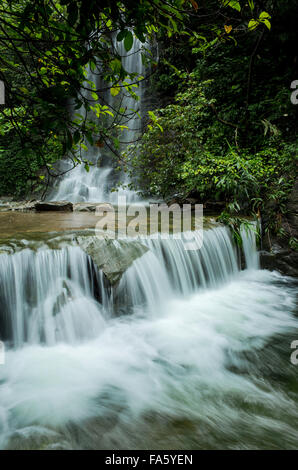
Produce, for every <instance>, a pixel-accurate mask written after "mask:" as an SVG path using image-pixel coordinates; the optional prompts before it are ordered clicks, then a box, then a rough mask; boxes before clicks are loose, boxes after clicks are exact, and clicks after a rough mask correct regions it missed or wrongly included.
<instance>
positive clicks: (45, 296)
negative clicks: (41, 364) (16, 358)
mask: <svg viewBox="0 0 298 470" xmlns="http://www.w3.org/2000/svg"><path fill="white" fill-rule="evenodd" d="M195 236H196V237H199V236H200V232H197V233H195ZM242 236H243V246H244V253H245V258H246V260H247V261H246V262H247V266H248V267H250V268H252V267H253V268H256V267H257V265H256V264H254V263H255V260H256V245H255V242H253V240H255V233H254V232H253V231H251V232H247V231H244V232H243V233H242ZM138 240H139V241H141V242H142V243H143V244H144V245H146V246H147V247H148V248H149V251H148V252H147V253H145V254H144V255H143V256H142V257H140V258H138V259H137V260H135V261H134V263H133V265H132V266H131V267H130V268H128V269H127V271H126V272H125V273H124V275H123V276H122V279H121V281H120V283H119V285H118V286H116V287H115V288H114V289H113V290H112V293H111V292H109V291H108V290H107V288H106V285H105V282H104V279H103V274H102V272H99V271H98V270H97V269H96V268H95V267H94V265H93V263H92V260H91V258H90V257H89V256H87V255H86V254H85V253H84V252H83V251H82V250H81V249H80V248H79V247H77V246H69V247H67V248H63V249H60V250H59V249H56V250H45V249H41V250H39V251H37V252H35V251H33V250H32V249H24V250H22V251H20V252H18V253H16V254H13V255H8V254H3V255H0V259H1V264H0V304H1V306H2V308H1V317H0V327H1V331H0V333H1V337H2V338H5V339H8V340H10V341H12V343H13V344H14V345H15V346H17V347H20V346H22V345H24V344H25V343H31V344H34V343H35V344H38V343H44V344H47V345H54V344H57V343H61V342H65V343H71V344H73V343H75V342H80V341H82V340H86V339H90V338H91V337H96V336H97V335H98V334H99V333H100V332H101V331H102V329H103V328H104V324H105V321H106V319H107V318H110V317H111V316H112V315H113V312H115V311H119V305H120V306H121V307H120V311H121V312H123V311H128V310H129V309H136V308H140V307H143V306H145V307H146V309H147V310H149V311H153V310H157V309H160V308H161V306H162V305H163V303H164V301H165V300H167V299H168V298H170V297H172V298H175V297H176V296H177V295H180V296H187V295H190V294H191V293H193V292H195V291H196V290H198V289H206V288H207V287H212V288H215V287H216V286H219V285H221V284H223V283H224V282H228V281H229V280H231V279H232V278H233V277H234V276H235V275H236V274H237V273H238V272H239V262H238V259H237V251H236V249H235V246H234V245H233V242H232V238H231V235H230V232H229V229H228V228H226V227H217V228H215V229H213V230H207V231H205V234H204V243H203V246H202V248H201V249H200V250H187V249H185V248H186V244H187V239H186V238H185V237H182V238H181V239H174V238H170V239H169V240H164V239H161V238H160V237H159V238H157V239H156V238H154V237H151V238H150V237H149V238H139V239H138ZM114 243H117V241H115V242H114ZM131 243H134V240H131ZM123 251H124V252H125V248H123ZM124 254H125V253H124ZM113 303H114V305H113Z"/></svg>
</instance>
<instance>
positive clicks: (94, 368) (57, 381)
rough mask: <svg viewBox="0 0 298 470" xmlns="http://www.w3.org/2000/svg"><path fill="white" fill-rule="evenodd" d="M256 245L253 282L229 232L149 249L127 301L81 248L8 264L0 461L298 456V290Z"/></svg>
mask: <svg viewBox="0 0 298 470" xmlns="http://www.w3.org/2000/svg"><path fill="white" fill-rule="evenodd" d="M195 236H199V234H198V233H196V234H195ZM242 237H243V238H242V241H243V249H244V254H245V258H246V266H247V267H248V269H245V270H243V271H241V270H240V259H239V256H238V250H236V248H235V246H234V244H233V241H232V237H231V234H230V232H229V229H228V228H226V227H217V228H215V229H211V230H208V231H206V232H205V233H204V243H203V247H202V248H201V249H200V250H197V251H196V250H193V251H191V250H187V249H185V248H186V242H185V240H184V239H183V238H182V239H181V240H178V239H169V240H162V239H160V238H153V237H152V238H148V239H145V238H144V239H142V240H141V241H142V243H144V244H146V245H147V247H148V248H149V251H147V252H146V253H145V254H143V255H142V256H141V257H140V258H138V259H137V260H135V261H134V262H133V264H132V265H131V266H130V267H129V268H128V269H127V271H126V272H125V273H124V274H123V276H122V278H121V280H120V283H119V284H118V285H117V286H115V287H114V288H111V287H110V288H107V285H106V282H105V280H104V278H103V275H102V273H101V272H100V271H98V270H97V269H96V268H95V266H94V264H93V262H92V261H91V258H90V257H89V256H87V255H86V254H85V253H84V252H83V251H82V250H81V249H80V248H79V247H78V246H76V245H75V244H74V245H73V246H69V247H67V248H65V247H63V246H62V248H61V249H57V248H55V249H46V248H45V247H44V246H43V247H39V246H38V247H37V251H33V250H32V249H29V248H25V249H23V250H22V251H20V252H18V253H15V254H9V255H8V254H2V255H0V337H1V339H4V340H5V349H6V354H5V357H6V361H5V364H3V365H0V448H5V449H9V448H20V449H23V448H26V449H31V448H32V449H36V448H38V449H40V448H44V449H82V448H84V449H98V448H101V449H121V448H129V449H135V448H137V449H139V448H142V446H143V443H144V442H146V443H147V444H146V445H147V446H148V448H154V447H156V442H157V439H158V443H159V444H158V445H159V446H160V447H161V448H162V449H165V448H169V447H170V448H178V449H190V448H191V449H192V448H222V446H223V443H224V447H225V448H226V447H228V448H238V447H239V445H240V446H241V445H242V443H245V447H246V448H259V447H262V444H264V446H266V445H268V447H270V448H275V447H278V446H280V445H283V446H285V447H295V446H296V443H297V430H296V426H295V420H296V419H297V413H296V412H295V410H296V408H295V396H294V395H293V391H291V393H290V394H288V392H287V389H286V388H285V385H284V384H286V383H288V382H290V381H291V380H293V377H292V379H291V376H290V378H289V377H288V375H287V376H286V380H284V381H281V382H276V383H277V385H276V383H275V381H274V380H273V381H272V379H271V375H270V373H269V372H270V371H271V370H272V367H273V365H272V364H274V367H276V368H277V370H280V371H283V372H282V373H283V374H286V373H287V374H288V372H286V371H287V367H288V366H285V364H289V354H290V350H289V344H290V342H289V332H291V334H293V331H294V332H295V331H297V332H298V326H297V320H296V319H295V317H294V315H293V311H294V307H295V290H294V289H293V287H292V284H291V280H290V279H287V278H283V277H282V276H280V275H278V274H277V273H270V272H269V271H262V270H259V269H257V257H256V244H255V232H254V231H252V232H251V233H249V232H242ZM188 241H189V240H188V239H187V242H188ZM139 242H140V240H139ZM115 243H117V241H115ZM131 243H134V241H133V240H131ZM119 307H120V308H119ZM295 328H296V330H295ZM275 338H277V339H278V341H276V342H275ZM283 338H284V339H283ZM268 345H269V346H270V349H268V353H267V348H268V347H269V346H268ZM272 348H273V352H272ZM274 348H277V350H274ZM283 354H284V357H283ZM256 359H258V360H256ZM272 361H273V362H272ZM267 369H268V372H267ZM272 429H274V433H272ZM239 443H240V444H239ZM281 443H282V444H281ZM237 446H238V447H237Z"/></svg>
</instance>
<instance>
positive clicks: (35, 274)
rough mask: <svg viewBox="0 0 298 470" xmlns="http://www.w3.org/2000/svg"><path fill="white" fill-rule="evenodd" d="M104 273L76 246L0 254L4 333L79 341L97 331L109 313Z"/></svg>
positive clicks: (31, 339) (20, 340)
mask: <svg viewBox="0 0 298 470" xmlns="http://www.w3.org/2000/svg"><path fill="white" fill-rule="evenodd" d="M102 283H103V280H102V274H101V273H97V272H96V271H95V270H94V267H93V266H92V263H91V260H90V258H88V257H87V255H85V253H84V252H83V251H81V250H80V249H79V248H77V247H69V248H64V249H62V250H41V251H39V252H37V253H36V252H34V251H33V250H30V249H25V250H22V251H21V252H19V253H16V254H14V255H6V254H3V255H1V264H0V305H1V316H0V327H1V338H2V339H8V340H9V341H12V343H13V344H14V345H15V346H16V347H20V346H22V345H23V344H24V343H26V342H28V343H37V344H38V343H45V344H47V345H53V344H56V343H57V342H66V343H75V342H76V341H80V340H82V339H86V338H90V337H93V336H96V335H97V334H98V333H99V332H100V331H101V330H102V328H103V327H104V323H105V316H106V314H105V313H104V310H103V308H102V306H101V304H99V303H98V301H97V299H96V297H98V295H96V294H97V292H98V290H99V291H100V300H101V302H102V303H103V304H104V305H105V307H107V304H106V303H105V290H104V288H103V284H102Z"/></svg>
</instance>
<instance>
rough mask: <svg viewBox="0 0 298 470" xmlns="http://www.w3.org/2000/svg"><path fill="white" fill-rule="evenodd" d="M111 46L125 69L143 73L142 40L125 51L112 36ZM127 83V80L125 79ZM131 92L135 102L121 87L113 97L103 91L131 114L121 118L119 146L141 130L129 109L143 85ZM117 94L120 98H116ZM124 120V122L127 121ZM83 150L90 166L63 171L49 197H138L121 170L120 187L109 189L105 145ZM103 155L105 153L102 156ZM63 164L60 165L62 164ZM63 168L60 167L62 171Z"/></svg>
mask: <svg viewBox="0 0 298 470" xmlns="http://www.w3.org/2000/svg"><path fill="white" fill-rule="evenodd" d="M113 42H114V48H115V50H116V51H117V53H118V54H119V56H120V57H121V59H122V65H123V67H124V69H125V70H126V71H127V72H128V73H136V74H137V76H142V74H144V66H143V63H142V56H141V53H140V51H141V49H142V43H141V42H140V41H139V40H138V38H136V37H135V38H134V42H133V47H132V49H131V50H130V51H129V52H126V51H125V48H124V44H123V42H120V43H118V42H117V40H116V37H115V38H114V41H113ZM96 78H97V77H96V75H95V74H94V73H93V72H92V71H91V70H90V69H88V76H87V79H88V80H91V81H93V80H94V81H95V83H96ZM126 81H127V82H128V83H129V80H126ZM135 93H136V94H137V96H138V97H139V101H138V102H136V101H135V100H134V98H133V97H132V96H131V95H130V94H129V93H128V92H125V91H122V90H121V91H120V93H119V95H118V96H117V98H116V99H115V98H113V97H112V96H111V94H110V92H109V91H108V92H107V93H106V94H105V101H106V103H108V104H109V105H111V106H112V107H113V108H117V105H116V101H119V100H121V108H123V109H125V112H124V114H125V115H128V116H131V118H130V119H129V120H128V118H124V119H125V121H124V123H123V124H125V125H126V126H127V127H129V129H128V130H126V131H125V133H124V134H122V137H121V139H122V140H124V143H123V144H122V147H123V146H124V145H125V142H127V143H130V142H134V141H135V140H136V138H137V137H138V135H139V134H140V131H141V120H140V119H139V117H138V116H137V114H136V113H134V112H133V110H135V109H136V108H138V107H140V106H141V105H142V95H143V87H142V84H140V85H139V87H138V88H136V89H135ZM119 97H120V98H119ZM138 114H139V115H140V113H138ZM127 121H128V122H127ZM86 145H87V146H88V150H87V151H84V150H83V151H82V158H83V159H85V160H88V161H91V162H93V165H92V166H90V170H89V172H87V171H86V170H85V167H84V165H79V166H77V167H76V168H75V169H73V170H71V171H70V172H69V173H67V174H66V175H65V176H64V177H63V179H62V180H61V181H60V182H59V185H58V188H55V189H54V191H52V193H51V194H50V196H49V199H50V200H53V201H59V200H60V201H61V200H67V201H71V202H103V201H108V202H112V203H113V202H117V198H118V195H120V196H126V199H127V202H130V203H133V202H137V201H139V200H140V198H139V197H138V195H137V193H136V192H135V191H132V190H130V189H128V188H125V185H127V184H128V183H129V181H128V180H127V177H126V175H125V174H122V175H121V183H122V185H124V188H119V189H118V191H117V192H115V191H114V192H111V189H112V188H113V187H114V186H115V172H114V170H113V164H112V163H113V162H112V159H113V158H115V156H112V155H110V157H109V160H108V161H105V162H104V163H102V160H103V154H104V153H107V149H103V150H101V149H99V148H97V147H96V146H93V147H91V146H90V145H89V144H88V143H86ZM106 158H107V157H105V159H106ZM63 165H64V166H65V169H66V167H69V168H71V164H70V163H67V162H63ZM64 166H63V168H64ZM65 169H64V171H65Z"/></svg>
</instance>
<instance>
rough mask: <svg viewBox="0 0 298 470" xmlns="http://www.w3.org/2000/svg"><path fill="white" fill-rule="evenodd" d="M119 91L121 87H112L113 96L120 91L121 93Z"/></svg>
mask: <svg viewBox="0 0 298 470" xmlns="http://www.w3.org/2000/svg"><path fill="white" fill-rule="evenodd" d="M119 91H120V88H115V87H112V88H111V89H110V93H111V95H112V96H117V95H118V93H119Z"/></svg>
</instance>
